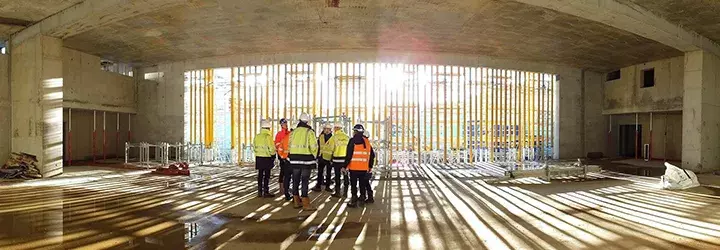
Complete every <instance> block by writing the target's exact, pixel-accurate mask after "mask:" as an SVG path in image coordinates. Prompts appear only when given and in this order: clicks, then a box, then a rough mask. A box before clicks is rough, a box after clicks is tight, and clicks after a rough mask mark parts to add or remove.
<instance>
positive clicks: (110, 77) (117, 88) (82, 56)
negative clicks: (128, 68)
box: [63, 48, 137, 113]
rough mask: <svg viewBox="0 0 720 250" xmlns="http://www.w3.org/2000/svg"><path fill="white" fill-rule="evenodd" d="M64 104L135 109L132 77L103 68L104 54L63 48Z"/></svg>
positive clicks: (126, 109) (128, 111) (66, 105)
mask: <svg viewBox="0 0 720 250" xmlns="http://www.w3.org/2000/svg"><path fill="white" fill-rule="evenodd" d="M63 78H64V94H63V107H65V108H74V109H87V110H104V111H111V112H124V113H135V112H136V111H137V101H136V95H135V80H134V79H133V78H132V77H129V76H125V75H121V74H118V73H113V72H107V71H104V70H101V69H100V57H97V56H94V55H90V54H87V53H83V52H80V51H76V50H72V49H68V48H63Z"/></svg>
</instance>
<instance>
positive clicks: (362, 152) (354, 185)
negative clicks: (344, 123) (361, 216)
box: [345, 124, 375, 207]
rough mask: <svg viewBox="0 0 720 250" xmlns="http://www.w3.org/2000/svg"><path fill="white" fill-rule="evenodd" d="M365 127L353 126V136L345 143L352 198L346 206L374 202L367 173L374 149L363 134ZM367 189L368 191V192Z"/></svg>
mask: <svg viewBox="0 0 720 250" xmlns="http://www.w3.org/2000/svg"><path fill="white" fill-rule="evenodd" d="M364 132H365V127H363V125H362V124H357V125H355V126H354V127H353V137H352V138H351V139H350V142H349V143H348V145H347V150H346V151H347V156H345V163H346V164H348V170H349V171H350V185H351V189H352V198H351V199H350V203H348V206H350V207H357V206H358V202H359V203H360V205H364V204H365V203H374V202H375V199H374V198H373V193H372V189H371V188H370V180H369V179H368V177H369V174H368V173H371V172H372V168H373V164H374V163H375V151H374V150H373V149H372V145H370V140H368V138H367V137H365V136H363V133H364ZM358 182H359V184H360V199H359V200H358ZM367 191H370V192H369V193H368V192H367Z"/></svg>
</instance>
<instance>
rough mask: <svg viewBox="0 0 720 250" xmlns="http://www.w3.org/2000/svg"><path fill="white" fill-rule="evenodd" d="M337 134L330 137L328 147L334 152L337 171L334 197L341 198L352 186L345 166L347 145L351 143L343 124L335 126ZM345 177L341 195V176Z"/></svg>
mask: <svg viewBox="0 0 720 250" xmlns="http://www.w3.org/2000/svg"><path fill="white" fill-rule="evenodd" d="M334 129H335V132H334V134H333V135H332V137H330V142H329V143H328V144H329V145H328V147H329V148H330V149H331V150H332V167H333V169H334V170H335V193H333V194H332V197H335V198H341V197H346V196H347V191H348V186H349V185H350V178H349V177H348V172H347V164H345V157H346V156H347V145H348V142H349V141H350V137H349V136H348V135H347V134H345V132H343V131H342V129H343V125H342V123H336V124H335V126H334ZM341 174H342V176H343V184H345V185H344V186H343V187H342V188H343V189H342V194H341V193H340V188H341V187H340V175H341Z"/></svg>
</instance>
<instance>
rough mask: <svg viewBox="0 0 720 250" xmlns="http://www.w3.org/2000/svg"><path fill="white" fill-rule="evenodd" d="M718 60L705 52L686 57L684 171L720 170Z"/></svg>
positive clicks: (719, 63) (719, 64) (683, 137)
mask: <svg viewBox="0 0 720 250" xmlns="http://www.w3.org/2000/svg"><path fill="white" fill-rule="evenodd" d="M718 69H720V60H719V59H718V57H717V56H715V55H713V54H711V53H708V52H705V51H693V52H688V53H685V77H684V83H683V90H684V92H683V136H682V165H683V168H686V169H690V170H693V171H696V172H709V171H713V170H718V169H720V140H719V139H718V136H720V98H718V90H720V88H718V80H720V77H718V73H719V72H718V71H719V70H718Z"/></svg>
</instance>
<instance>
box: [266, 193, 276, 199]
mask: <svg viewBox="0 0 720 250" xmlns="http://www.w3.org/2000/svg"><path fill="white" fill-rule="evenodd" d="M263 197H265V198H275V194H271V193H265V194H264V195H263Z"/></svg>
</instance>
